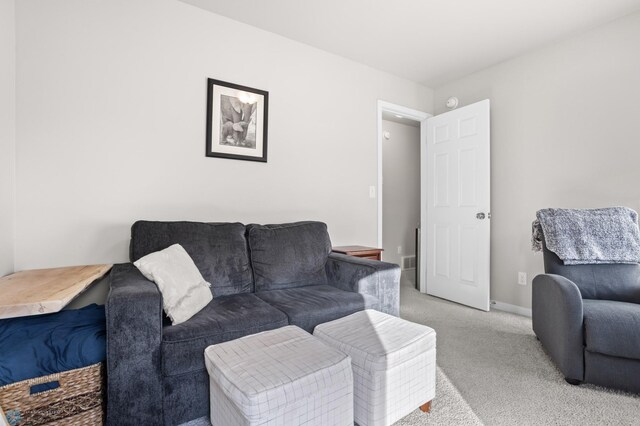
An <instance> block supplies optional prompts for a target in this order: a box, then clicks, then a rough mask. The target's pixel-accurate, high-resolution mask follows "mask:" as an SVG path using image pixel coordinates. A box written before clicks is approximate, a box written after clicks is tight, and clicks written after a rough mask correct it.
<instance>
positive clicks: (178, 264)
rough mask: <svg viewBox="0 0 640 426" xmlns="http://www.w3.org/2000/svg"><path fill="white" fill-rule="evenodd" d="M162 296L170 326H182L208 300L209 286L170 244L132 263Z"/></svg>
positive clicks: (178, 248) (188, 259)
mask: <svg viewBox="0 0 640 426" xmlns="http://www.w3.org/2000/svg"><path fill="white" fill-rule="evenodd" d="M133 264H134V265H136V267H137V268H138V269H139V270H140V272H142V275H144V276H145V278H147V279H148V280H150V281H153V282H154V283H156V284H157V285H158V288H159V289H160V293H162V302H163V305H164V311H165V312H166V314H167V316H168V317H169V318H171V323H172V324H173V325H176V324H180V323H182V322H185V321H186V320H188V319H189V318H191V317H192V316H194V315H195V314H197V313H198V312H200V310H201V309H202V308H204V307H205V306H207V304H208V303H209V302H211V300H212V299H213V296H212V294H211V290H210V289H209V287H211V284H209V283H208V282H206V281H205V280H204V278H202V274H200V271H198V268H197V267H196V264H195V263H193V259H191V257H190V256H189V253H187V252H186V250H185V249H184V248H183V247H182V246H181V245H180V244H174V245H172V246H170V247H167V248H166V249H164V250H160V251H157V252H155V253H151V254H148V255H146V256H144V257H142V258H140V259H138V261H136V262H134V263H133Z"/></svg>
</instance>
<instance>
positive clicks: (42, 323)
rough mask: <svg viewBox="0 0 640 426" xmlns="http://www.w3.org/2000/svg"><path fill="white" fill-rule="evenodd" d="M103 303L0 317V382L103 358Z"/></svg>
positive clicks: (5, 382) (71, 367) (74, 367)
mask: <svg viewBox="0 0 640 426" xmlns="http://www.w3.org/2000/svg"><path fill="white" fill-rule="evenodd" d="M105 337H106V325H105V317H104V306H98V305H89V306H87V307H85V308H82V309H76V310H68V311H62V312H57V313H55V314H49V315H38V316H31V317H21V318H10V319H4V320H0V386H3V385H7V384H10V383H14V382H19V381H21V380H26V379H32V378H34V377H40V376H46V375H48V374H53V373H60V372H63V371H68V370H73V369H76V368H82V367H86V366H89V365H92V364H95V363H98V362H101V361H104V360H105V358H106V352H105Z"/></svg>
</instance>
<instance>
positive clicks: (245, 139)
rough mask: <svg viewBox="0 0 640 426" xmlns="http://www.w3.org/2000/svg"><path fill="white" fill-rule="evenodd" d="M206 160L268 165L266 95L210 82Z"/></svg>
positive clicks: (227, 84) (248, 89)
mask: <svg viewBox="0 0 640 426" xmlns="http://www.w3.org/2000/svg"><path fill="white" fill-rule="evenodd" d="M207 86H208V92H207V156H208V157H220V158H231V159H236V160H250V161H263V162H266V161H267V111H268V103H269V92H266V91H264V90H259V89H254V88H251V87H246V86H240V85H237V84H233V83H228V82H224V81H220V80H214V79H209V81H208V85H207Z"/></svg>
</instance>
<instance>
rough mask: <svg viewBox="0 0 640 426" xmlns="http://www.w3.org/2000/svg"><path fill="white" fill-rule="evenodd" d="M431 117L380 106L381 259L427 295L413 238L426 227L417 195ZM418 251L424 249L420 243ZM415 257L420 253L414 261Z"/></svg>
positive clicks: (419, 194) (386, 104)
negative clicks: (427, 123) (422, 224)
mask: <svg viewBox="0 0 640 426" xmlns="http://www.w3.org/2000/svg"><path fill="white" fill-rule="evenodd" d="M429 117H431V114H428V113H426V112H422V111H418V110H414V109H411V108H406V107H403V106H400V105H395V104H392V103H389V102H385V101H378V191H377V196H378V197H377V198H378V246H379V247H381V248H383V249H384V252H383V260H385V261H389V262H392V263H396V264H398V265H400V266H401V268H402V274H403V282H407V281H409V282H411V284H412V285H415V284H416V282H417V283H419V286H418V287H417V288H418V289H419V290H420V291H421V292H426V283H425V282H424V278H423V277H422V278H420V277H418V273H421V272H422V271H421V269H423V268H421V265H422V264H423V262H421V261H420V257H421V258H423V259H424V258H425V257H424V253H423V252H422V249H419V248H418V247H417V246H418V240H417V238H416V235H417V230H418V229H419V228H420V224H421V223H426V220H425V217H426V211H425V209H424V207H423V206H425V205H426V204H425V200H424V199H423V196H422V191H421V190H420V187H421V185H423V184H424V179H425V178H426V176H421V171H420V169H421V167H420V164H421V161H422V160H421V156H423V155H425V148H426V136H427V135H426V128H427V127H426V121H427V118H429ZM420 246H422V247H425V244H424V242H423V241H422V242H421V244H420ZM418 252H420V253H421V255H420V256H418Z"/></svg>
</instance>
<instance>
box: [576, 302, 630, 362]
mask: <svg viewBox="0 0 640 426" xmlns="http://www.w3.org/2000/svg"><path fill="white" fill-rule="evenodd" d="M583 311H584V333H585V344H586V348H587V350H588V351H590V352H597V353H601V354H604V355H610V356H616V357H623V358H630V359H640V305H637V304H635V303H626V302H614V301H610V300H588V299H587V300H584V303H583Z"/></svg>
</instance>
